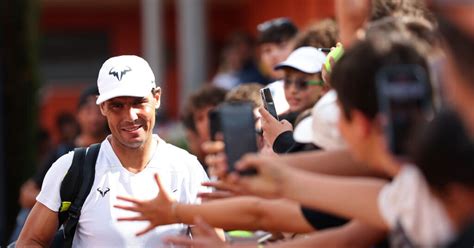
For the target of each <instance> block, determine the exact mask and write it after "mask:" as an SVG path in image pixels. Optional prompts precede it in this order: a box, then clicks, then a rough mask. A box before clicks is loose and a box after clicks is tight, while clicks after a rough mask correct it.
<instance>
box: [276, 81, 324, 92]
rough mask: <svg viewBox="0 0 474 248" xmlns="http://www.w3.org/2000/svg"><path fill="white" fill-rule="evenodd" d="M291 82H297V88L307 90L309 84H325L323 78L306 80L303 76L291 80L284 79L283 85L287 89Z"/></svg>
mask: <svg viewBox="0 0 474 248" xmlns="http://www.w3.org/2000/svg"><path fill="white" fill-rule="evenodd" d="M291 84H295V87H296V89H297V90H306V89H307V88H308V86H309V85H316V86H323V85H324V81H323V80H305V79H303V78H298V79H295V80H290V79H289V78H285V79H283V85H284V86H285V89H287V88H289V87H290V85H291Z"/></svg>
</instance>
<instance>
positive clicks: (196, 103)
mask: <svg viewBox="0 0 474 248" xmlns="http://www.w3.org/2000/svg"><path fill="white" fill-rule="evenodd" d="M226 94H227V90H225V89H222V88H219V87H216V86H214V85H206V86H204V87H202V88H201V89H199V90H198V91H197V92H195V93H193V94H192V95H190V96H189V98H188V101H187V103H186V104H185V107H184V109H183V111H182V114H181V118H180V119H181V121H182V122H183V125H184V127H185V128H187V129H189V130H192V131H196V126H195V124H194V113H195V112H196V111H197V110H200V109H203V108H205V107H209V106H210V107H215V106H217V105H219V104H220V103H221V102H223V101H224V99H225V96H226Z"/></svg>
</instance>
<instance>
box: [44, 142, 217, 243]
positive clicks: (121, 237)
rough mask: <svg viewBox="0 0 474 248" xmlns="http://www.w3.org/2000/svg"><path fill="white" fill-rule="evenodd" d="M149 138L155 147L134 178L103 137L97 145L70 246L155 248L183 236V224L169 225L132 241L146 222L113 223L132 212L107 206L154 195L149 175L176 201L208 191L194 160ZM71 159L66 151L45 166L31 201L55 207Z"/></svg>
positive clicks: (192, 198) (194, 198) (193, 200)
mask: <svg viewBox="0 0 474 248" xmlns="http://www.w3.org/2000/svg"><path fill="white" fill-rule="evenodd" d="M153 139H154V140H156V141H158V146H157V148H156V150H155V151H154V154H153V155H152V159H151V160H150V162H149V164H148V165H147V167H146V168H145V169H144V170H143V171H141V172H139V173H137V174H133V173H131V172H129V171H128V170H126V169H125V168H124V167H123V166H122V164H121V163H120V160H119V159H118V158H117V156H116V155H115V153H114V151H113V150H112V146H111V144H110V142H109V141H108V138H107V139H105V140H104V141H103V142H102V145H101V147H100V151H99V155H98V158H97V163H96V172H95V180H94V184H93V186H92V188H91V191H90V193H89V195H88V197H87V198H86V201H85V202H84V206H83V208H82V212H81V217H80V219H79V225H78V227H77V229H76V234H75V236H74V241H73V247H158V246H159V245H160V244H162V243H161V238H163V237H164V236H167V235H176V234H184V233H185V232H186V229H187V226H186V225H183V224H173V225H165V226H159V227H157V228H155V229H154V230H152V231H150V232H148V233H147V234H145V235H143V236H141V237H136V236H135V233H137V232H138V231H141V230H143V229H145V228H146V227H147V226H148V222H146V221H145V222H131V221H123V222H118V221H117V218H118V217H127V216H133V215H136V214H134V213H133V212H129V211H126V210H121V209H117V208H114V207H113V205H114V204H117V203H119V202H118V200H117V199H116V197H117V196H128V197H133V198H137V199H140V200H144V199H152V198H154V197H156V195H157V194H158V186H157V185H156V182H155V180H154V178H153V175H154V174H155V173H158V174H159V175H160V179H161V181H162V183H163V185H164V186H165V187H166V188H167V190H168V192H169V193H170V194H171V195H172V196H173V197H174V198H175V199H176V200H177V201H179V202H183V203H198V199H197V196H196V195H197V193H198V192H207V191H209V190H208V189H207V188H205V187H202V186H201V183H202V182H204V181H208V177H207V175H206V173H205V172H204V169H203V168H202V166H201V164H200V163H199V162H198V160H197V159H196V157H195V156H193V155H191V154H189V153H188V152H186V151H184V150H182V149H180V148H178V147H175V146H173V145H171V144H168V143H166V142H165V141H164V140H162V139H160V138H159V137H158V135H153ZM72 158H73V152H70V153H68V154H66V155H64V156H62V157H61V158H59V159H58V160H57V161H56V162H55V163H54V164H53V165H52V166H51V169H50V170H49V171H48V173H47V174H46V177H45V179H44V183H43V186H42V188H41V192H40V194H39V195H38V197H37V200H38V201H39V202H41V203H42V204H44V205H45V206H47V207H48V208H49V209H51V210H53V211H55V212H57V211H58V209H59V206H60V204H61V199H60V194H59V189H60V186H61V181H62V180H61V179H62V178H63V177H64V175H65V174H66V173H67V171H68V169H69V167H70V166H71V162H72ZM120 203H121V204H122V205H123V204H124V202H120Z"/></svg>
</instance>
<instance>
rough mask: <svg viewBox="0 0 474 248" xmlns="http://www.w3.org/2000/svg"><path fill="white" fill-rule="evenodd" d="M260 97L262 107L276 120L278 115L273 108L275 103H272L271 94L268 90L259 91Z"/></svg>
mask: <svg viewBox="0 0 474 248" xmlns="http://www.w3.org/2000/svg"><path fill="white" fill-rule="evenodd" d="M260 96H261V97H262V101H263V106H264V107H265V109H266V110H267V111H268V112H269V113H270V114H271V115H272V116H273V117H274V118H275V119H277V120H279V119H278V114H277V112H276V108H275V102H274V101H273V97H272V93H271V92H270V89H269V88H263V89H260Z"/></svg>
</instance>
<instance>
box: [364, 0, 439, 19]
mask: <svg viewBox="0 0 474 248" xmlns="http://www.w3.org/2000/svg"><path fill="white" fill-rule="evenodd" d="M388 16H411V17H422V18H425V19H426V20H428V21H430V22H432V23H434V22H435V18H434V15H433V14H432V13H431V12H430V11H429V10H428V8H427V7H426V4H425V1H424V0H372V11H371V14H370V17H369V20H370V21H376V20H379V19H382V18H385V17H388Z"/></svg>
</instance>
